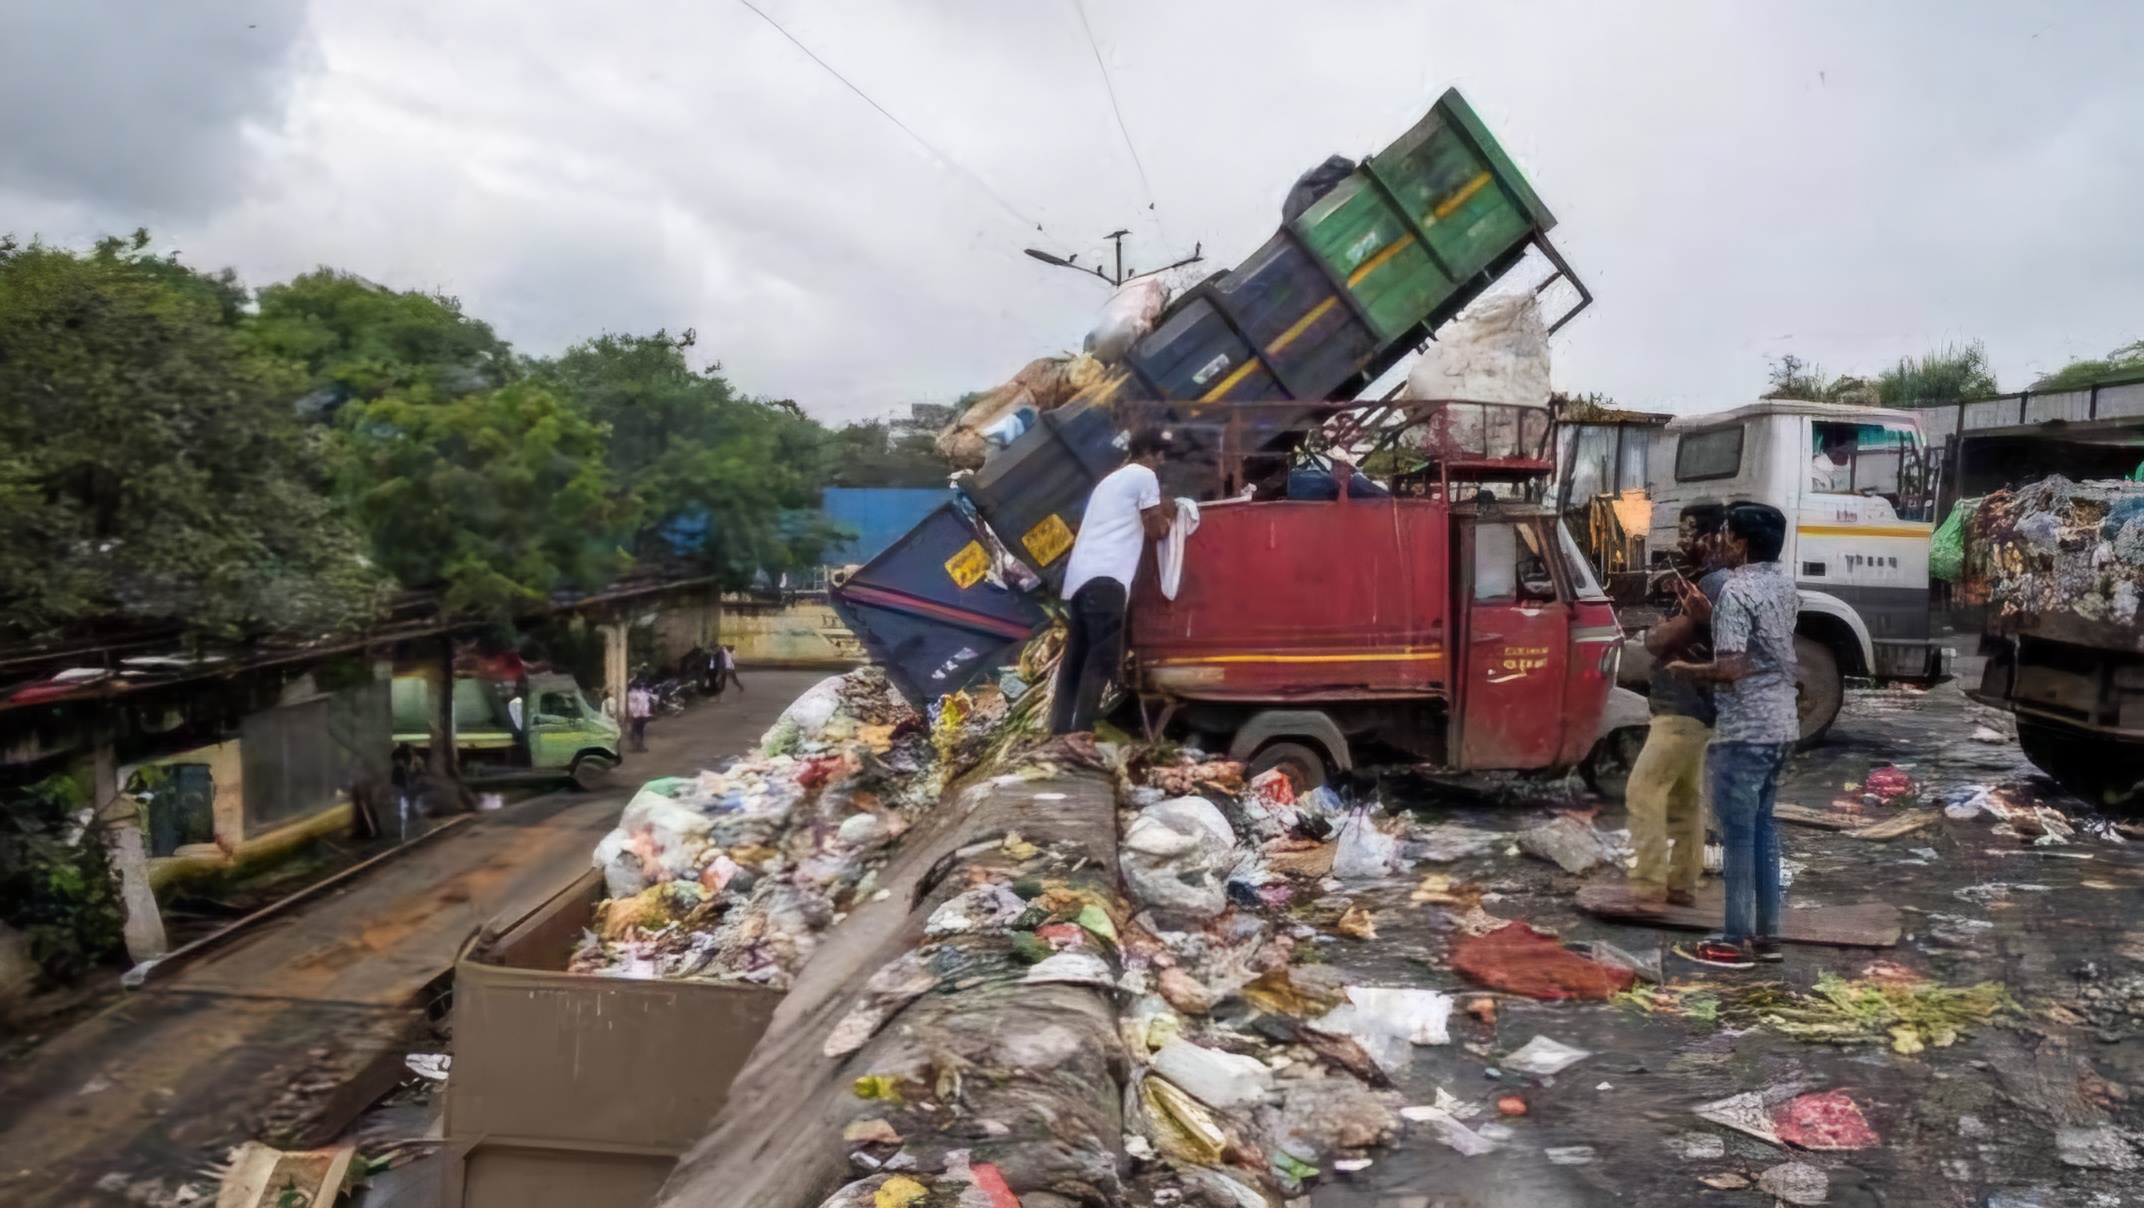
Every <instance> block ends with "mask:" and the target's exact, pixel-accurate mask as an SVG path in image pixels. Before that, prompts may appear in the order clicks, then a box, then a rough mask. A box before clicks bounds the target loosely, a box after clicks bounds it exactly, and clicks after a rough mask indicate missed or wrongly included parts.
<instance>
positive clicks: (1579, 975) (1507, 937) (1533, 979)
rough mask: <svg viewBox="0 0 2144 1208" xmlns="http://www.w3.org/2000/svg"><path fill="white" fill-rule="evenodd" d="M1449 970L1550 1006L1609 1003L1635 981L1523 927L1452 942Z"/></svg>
mask: <svg viewBox="0 0 2144 1208" xmlns="http://www.w3.org/2000/svg"><path fill="white" fill-rule="evenodd" d="M1452 968H1453V969H1455V970H1457V971H1458V972H1459V973H1460V974H1462V975H1463V976H1465V977H1466V978H1468V979H1469V980H1471V981H1475V982H1478V983H1480V984H1481V985H1484V986H1487V987H1489V988H1490V989H1492V990H1502V991H1504V992H1506V993H1508V994H1523V995H1525V996H1526V997H1528V998H1539V999H1545V1000H1547V1001H1549V1002H1558V1001H1561V1000H1563V999H1567V998H1589V999H1606V998H1610V997H1612V996H1614V995H1617V994H1620V993H1622V992H1623V991H1625V990H1628V989H1630V983H1631V982H1632V981H1634V980H1635V979H1636V975H1635V974H1633V973H1632V972H1631V971H1630V970H1628V969H1618V968H1616V967H1614V966H1611V965H1604V964H1601V963H1600V962H1599V961H1596V960H1589V959H1587V958H1586V957H1583V956H1580V955H1578V954H1577V953H1576V952H1573V951H1571V950H1570V949H1568V948H1565V947H1564V946H1563V945H1562V944H1561V943H1559V942H1557V940H1556V937H1555V936H1552V935H1544V934H1542V933H1541V932H1539V931H1536V930H1534V929H1533V928H1532V927H1529V926H1527V925H1526V924H1524V923H1506V924H1504V925H1503V926H1501V927H1499V928H1497V929H1496V930H1494V931H1492V932H1490V933H1489V934H1487V935H1481V936H1473V935H1463V936H1461V937H1459V938H1458V939H1457V940H1454V941H1453V942H1452Z"/></svg>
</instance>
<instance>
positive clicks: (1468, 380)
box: [1404, 293, 1549, 407]
mask: <svg viewBox="0 0 2144 1208" xmlns="http://www.w3.org/2000/svg"><path fill="white" fill-rule="evenodd" d="M1404 396H1405V397H1407V398H1410V399H1464V400H1466V401H1468V402H1476V403H1511V404H1517V405H1520V406H1528V407H1546V406H1548V397H1549V354H1548V326H1547V325H1546V324H1544V323H1543V322H1542V321H1541V306H1540V303H1539V302H1538V301H1536V299H1535V298H1534V295H1533V294H1531V293H1516V294H1500V295H1497V296H1494V297H1488V298H1483V299H1481V300H1479V301H1477V302H1475V303H1474V304H1473V305H1471V306H1469V307H1467V308H1466V309H1465V310H1463V311H1461V312H1460V313H1459V317H1458V318H1456V319H1454V320H1452V321H1451V322H1450V323H1447V324H1445V325H1444V327H1443V328H1442V329H1441V330H1439V331H1438V332H1437V338H1436V339H1435V340H1434V341H1432V342H1431V343H1430V345H1429V347H1428V348H1427V349H1426V350H1425V351H1424V352H1423V353H1422V355H1421V357H1420V358H1418V359H1417V360H1416V361H1415V363H1414V367H1413V368H1412V369H1410V370H1408V371H1407V386H1406V390H1405V395H1404Z"/></svg>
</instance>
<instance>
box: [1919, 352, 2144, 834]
mask: <svg viewBox="0 0 2144 1208" xmlns="http://www.w3.org/2000/svg"><path fill="white" fill-rule="evenodd" d="M1919 414H1920V416H1921V419H1922V423H1923V424H1924V425H1925V426H1926V427H1927V428H1928V430H1930V431H1932V432H1934V433H1936V434H1938V435H1939V436H1940V437H1942V438H1943V445H1942V447H1941V449H1940V456H1941V459H1942V461H1943V463H1944V464H1945V466H1946V467H1947V474H1946V477H1945V488H1944V491H1943V502H1944V505H1945V507H1946V514H1948V511H1947V509H1948V508H1949V507H1950V505H1951V504H1952V503H1953V502H1954V501H1955V500H1958V499H1967V500H1973V501H1975V504H1974V505H1973V506H1972V507H1971V510H1970V512H1969V513H1968V514H1967V515H1965V516H1960V517H1959V518H1958V521H1959V523H1958V535H1959V551H1958V552H1959V558H1958V561H1959V563H1960V566H1959V572H1958V581H1957V582H1956V583H1955V584H1954V586H1953V591H1952V598H1951V608H1950V610H1949V619H1950V620H1951V622H1952V623H1953V624H1955V625H1957V626H1958V627H1959V628H1961V629H1964V630H1967V631H1969V632H1971V631H1977V632H1978V633H1979V634H1980V645H1979V649H1980V653H1981V654H1982V655H1984V656H1986V659H1987V662H1986V664H1985V665H1984V667H1983V669H1982V672H1981V678H1980V682H1979V684H1978V685H1977V686H1975V687H1974V688H1972V689H1969V690H1968V691H1967V693H1966V695H1968V696H1970V697H1972V698H1973V699H1974V700H1976V701H1979V702H1980V703H1982V704H1984V705H1989V706H1991V707H1994V708H1997V709H2001V710H2003V711H2004V712H2007V713H2009V714H2010V715H2011V716H2012V717H2013V718H2014V719H2015V721H2016V724H2017V739H2018V746H2019V747H2020V748H2021V749H2022V750H2023V752H2024V754H2025V757H2026V758H2028V759H2030V760H2032V762H2033V763H2034V764H2035V765H2036V766H2038V767H2039V768H2040V770H2042V771H2044V772H2046V773H2047V774H2048V775H2050V776H2052V777H2054V778H2055V779H2056V780H2057V781H2059V782H2060V783H2061V784H2062V785H2063V786H2064V787H2065V788H2068V789H2069V790H2070V791H2071V792H2074V793H2076V794H2077V795H2078V796H2080V797H2083V798H2085V799H2086V800H2088V801H2091V802H2093V803H2094V804H2096V805H2100V806H2105V807H2116V808H2128V809H2134V808H2136V807H2137V806H2138V804H2139V803H2140V802H2144V622H2140V620H2139V618H2138V616H2137V615H2136V612H2135V611H2134V610H2133V609H2130V610H2128V611H2125V610H2124V608H2123V599H2124V596H2125V595H2126V596H2127V598H2129V599H2134V598H2135V596H2136V593H2137V580H2138V578H2139V577H2140V575H2144V567H2140V566H2139V565H2138V559H2137V557H2136V555H2135V551H2134V547H2133V546H2132V545H2131V544H2130V543H2128V542H2126V541H2122V540H2116V538H2118V537H2119V536H2120V531H2121V528H2122V527H2123V525H2124V524H2125V523H2126V521H2122V520H2121V519H2120V518H2119V514H2118V512H2117V509H2120V510H2121V511H2124V512H2126V511H2128V510H2130V509H2134V508H2135V507H2136V506H2137V504H2136V503H2135V502H2134V500H2135V498H2136V497H2137V496H2138V495H2139V493H2140V492H2144V488H2139V487H2137V486H2135V485H2134V484H2133V483H2132V482H2130V481H2128V480H2129V479H2131V477H2132V475H2133V474H2134V473H2135V472H2136V469H2137V466H2138V465H2139V464H2140V462H2144V381H2138V380H2127V381H2111V382H2103V383H2101V384H2099V385H2097V386H2093V387H2088V388H2086V389H2083V390H2066V391H2055V392H2049V393H2045V394H2035V393H2033V392H2030V391H2027V392H2024V393H2021V394H2015V395H2006V396H2003V397H2000V398H1992V399H1983V400H1978V401H1975V402H1970V403H1960V404H1952V405H1950V406H1944V407H1931V408H1925V409H1923V410H1921V412H1920V413H1919ZM2054 475H2061V476H2062V479H2063V480H2064V481H2063V482H2061V483H2060V484H2049V483H2048V480H2049V479H2050V478H2051V477H2052V476H2054ZM2051 485H2059V489H2058V490H2057V489H2049V490H2043V489H2042V488H2043V486H2051ZM1995 492H2002V494H2000V495H1997V494H1994V493H1995ZM1997 513H2001V515H1998V514H1997ZM2028 515H2030V516H2031V517H2032V527H2033V528H2034V529H2035V530H2036V531H2037V532H2038V533H2039V537H2038V538H2037V539H2035V538H2032V537H2025V536H2021V535H2019V533H2018V529H2019V527H2020V522H2021V521H2023V520H2025V519H2026V517H2027V516H2028Z"/></svg>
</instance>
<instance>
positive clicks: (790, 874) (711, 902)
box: [568, 668, 1048, 989]
mask: <svg viewBox="0 0 2144 1208" xmlns="http://www.w3.org/2000/svg"><path fill="white" fill-rule="evenodd" d="M1047 695H1048V694H1047V693H1033V694H1029V697H1028V698H1026V699H1023V700H1022V701H1021V702H1020V703H1019V704H1018V705H1014V704H1012V703H1011V702H1008V701H1007V700H1006V699H1005V696H1004V693H1003V692H1002V691H1001V690H1000V689H998V688H997V687H995V686H986V687H984V688H982V689H980V690H978V691H977V692H975V693H974V694H972V695H970V694H962V695H961V696H960V697H959V699H958V702H957V703H956V704H952V705H948V706H947V707H945V708H942V709H940V710H939V711H938V712H939V716H938V718H937V720H936V723H935V724H929V723H927V722H926V720H925V718H923V717H921V716H919V715H918V714H916V712H915V711H914V710H912V709H910V708H909V707H908V705H907V703H906V702H905V701H903V700H902V699H901V697H900V695H899V694H898V693H897V692H895V691H894V690H893V688H892V686H891V685H890V684H889V683H888V682H887V680H886V678H885V676H884V675H883V674H882V673H881V672H879V671H878V670H876V669H875V668H863V669H860V670H857V671H852V672H850V673H848V674H846V675H840V676H832V677H829V678H827V679H825V680H822V681H820V682H819V683H818V684H816V685H814V686H813V687H812V688H811V689H810V690H808V691H806V692H805V693H804V694H803V695H802V696H800V697H798V698H797V700H796V701H794V702H792V703H791V704H790V706H789V707H788V708H787V709H785V710H784V711H783V712H782V715H781V716H780V717H779V718H778V719H776V721H775V722H774V724H773V725H772V726H770V727H768V729H767V732H766V734H765V735H764V736H763V737H762V738H761V741H760V747H759V750H758V751H757V752H756V753H753V754H750V755H747V756H745V757H743V758H739V759H735V760H731V761H729V762H728V763H726V764H725V765H723V766H721V767H719V768H715V769H711V770H709V771H705V772H702V773H700V774H699V775H698V776H690V777H665V778H662V779H658V780H653V781H650V782H648V783H647V784H646V785H644V786H643V787H642V788H641V789H640V791H639V792H638V793H636V794H635V795H634V797H633V799H632V801H630V802H629V803H628V804H627V806H626V809H625V811H624V812H623V814H622V815H621V816H620V818H619V822H618V826H617V827H616V828H615V829H614V830H612V831H611V832H610V833H609V834H607V835H605V836H604V837H603V839H602V841H601V842H599V843H598V844H597V845H596V849H595V853H594V863H595V865H596V867H597V868H599V869H601V870H602V872H603V876H604V882H605V888H606V890H607V892H608V895H609V896H608V899H607V900H606V901H605V902H604V903H603V905H602V906H601V907H600V908H599V910H598V913H597V917H596V920H595V926H594V927H592V928H591V929H590V930H589V931H588V932H587V933H586V934H584V935H583V936H582V937H581V940H580V942H579V944H578V945H577V946H576V947H575V949H574V952H573V954H572V957H571V959H570V962H569V965H568V968H569V969H570V970H571V971H573V972H575V973H582V974H591V975H601V976H613V977H641V978H663V979H697V980H715V981H743V982H755V983H759V984H763V985H768V986H771V987H774V988H778V989H779V988H786V987H787V985H788V984H789V982H790V980H791V978H793V977H794V976H795V973H796V970H797V969H798V968H799V967H800V966H801V965H802V963H803V962H804V960H805V959H806V958H807V957H808V956H809V955H810V953H811V950H812V948H813V946H814V945H815V944H816V942H817V937H818V935H819V933H820V932H822V931H824V930H825V929H826V928H827V927H828V926H831V925H832V923H833V922H834V920H835V919H836V918H837V917H839V916H841V915H843V914H844V913H846V912H847V911H848V910H850V909H853V908H854V906H855V904H856V903H857V902H859V901H860V900H862V899H863V898H864V897H866V896H868V894H869V892H870V891H871V889H872V888H874V883H875V869H876V868H877V867H878V866H879V865H881V864H882V863H883V862H884V861H885V859H886V858H887V856H888V855H889V854H890V851H891V848H892V845H893V844H894V843H895V842H897V841H898V840H899V838H900V836H901V835H902V834H903V833H904V832H905V831H906V830H907V829H908V828H909V826H910V825H911V824H912V822H913V820H914V819H915V818H916V817H918V816H920V814H921V813H922V812H923V811H924V810H926V809H928V808H930V806H931V805H933V804H934V803H935V802H936V801H937V799H938V797H939V795H940V794H941V793H942V791H943V789H944V786H945V783H946V781H947V780H948V778H949V777H950V776H951V775H952V774H954V773H955V772H956V771H957V770H958V769H959V768H961V767H963V766H965V763H964V762H963V761H964V760H969V759H972V758H973V757H974V756H975V755H976V754H977V753H978V752H981V751H984V750H987V749H988V748H989V747H990V746H991V744H993V743H1002V742H1003V741H1005V739H1006V737H1007V736H1008V735H1009V734H1016V733H1022V732H1028V731H1030V730H1031V729H1032V719H1033V716H1034V714H1035V710H1036V707H1037V705H1038V704H1039V703H1040V700H1041V698H1043V697H1046V696H1047ZM1002 906H1003V903H1002V901H1000V907H1001V908H1002Z"/></svg>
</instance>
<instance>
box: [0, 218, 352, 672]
mask: <svg viewBox="0 0 2144 1208" xmlns="http://www.w3.org/2000/svg"><path fill="white" fill-rule="evenodd" d="M147 248H148V235H147V233H146V232H136V233H135V235H134V236H133V238H132V239H130V240H119V239H106V240H103V241H101V242H99V243H98V244H97V245H96V246H95V248H94V249H93V250H91V251H89V252H74V251H69V250H66V249H61V248H53V247H47V246H44V245H42V244H32V245H30V246H29V247H27V248H25V247H22V246H20V245H18V244H16V243H15V242H13V241H12V240H4V239H0V529H4V531H5V532H6V533H7V538H6V540H5V541H0V638H4V639H7V640H23V639H31V638H47V637H55V636H62V635H65V634H68V633H72V632H79V631H82V630H83V629H84V628H85V627H86V626H87V625H88V624H89V623H90V622H92V621H104V622H109V621H111V620H114V619H120V620H126V621H131V622H135V623H138V624H143V625H149V626H155V627H159V628H166V627H169V628H178V629H181V630H184V631H187V632H192V633H196V634H205V635H211V636H216V637H241V636H246V635H250V634H260V633H266V632H279V633H287V634H318V633H322V632H326V631H331V630H335V629H338V628H342V627H345V626H347V625H349V624H351V623H353V622H355V621H357V620H359V619H361V618H363V617H364V616H366V615H368V614H369V613H370V612H371V611H372V610H373V608H374V607H375V605H376V604H377V602H378V599H379V588H380V582H379V580H378V577H377V576H376V575H375V574H374V573H373V572H371V570H370V569H369V568H368V567H367V566H366V565H365V562H364V559H363V558H362V556H361V551H362V545H361V543H360V542H359V541H358V540H357V538H356V535H355V534H354V533H353V532H352V531H351V530H350V529H349V528H348V527H347V526H345V525H344V524H342V523H341V522H340V521H339V519H338V518H337V517H336V516H335V515H334V514H333V511H332V509H331V507H330V506H329V503H328V501H327V499H326V498H325V497H324V495H323V493H322V491H321V481H320V479H319V476H318V475H319V470H320V467H319V464H318V461H317V459H316V457H315V455H314V450H313V447H312V445H311V443H310V442H309V441H308V439H307V437H306V434H305V432H304V430H303V429H302V427H301V426H300V425H299V424H298V422H297V421H296V419H295V418H294V417H293V415H292V413H291V408H290V399H291V397H292V396H293V395H294V394H295V393H296V392H297V389H298V388H299V387H300V385H301V382H300V379H299V378H298V377H297V376H296V375H295V374H294V373H293V372H292V371H291V369H290V368H289V367H288V366H287V365H286V364H284V363H282V362H280V361H278V360H276V359H275V358H272V357H270V356H267V355H264V354H263V353H262V352H261V351H260V350H259V349H257V348H255V347H254V346H253V345H252V343H251V341H250V340H249V339H248V338H247V337H246V333H245V330H244V320H245V316H244V306H245V303H246V295H245V291H244V290H243V289H242V288H241V287H240V286H239V285H238V283H237V282H236V281H235V280H234V279H233V277H232V276H231V274H230V273H229V272H228V271H226V272H224V273H221V274H214V275H211V274H207V273H202V272H198V271H196V270H194V269H192V268H189V267H187V266H185V265H182V264H180V263H178V262H177V261H176V260H175V259H170V258H163V257H158V256H155V255H152V254H151V253H150V252H149V251H148V250H147Z"/></svg>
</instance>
